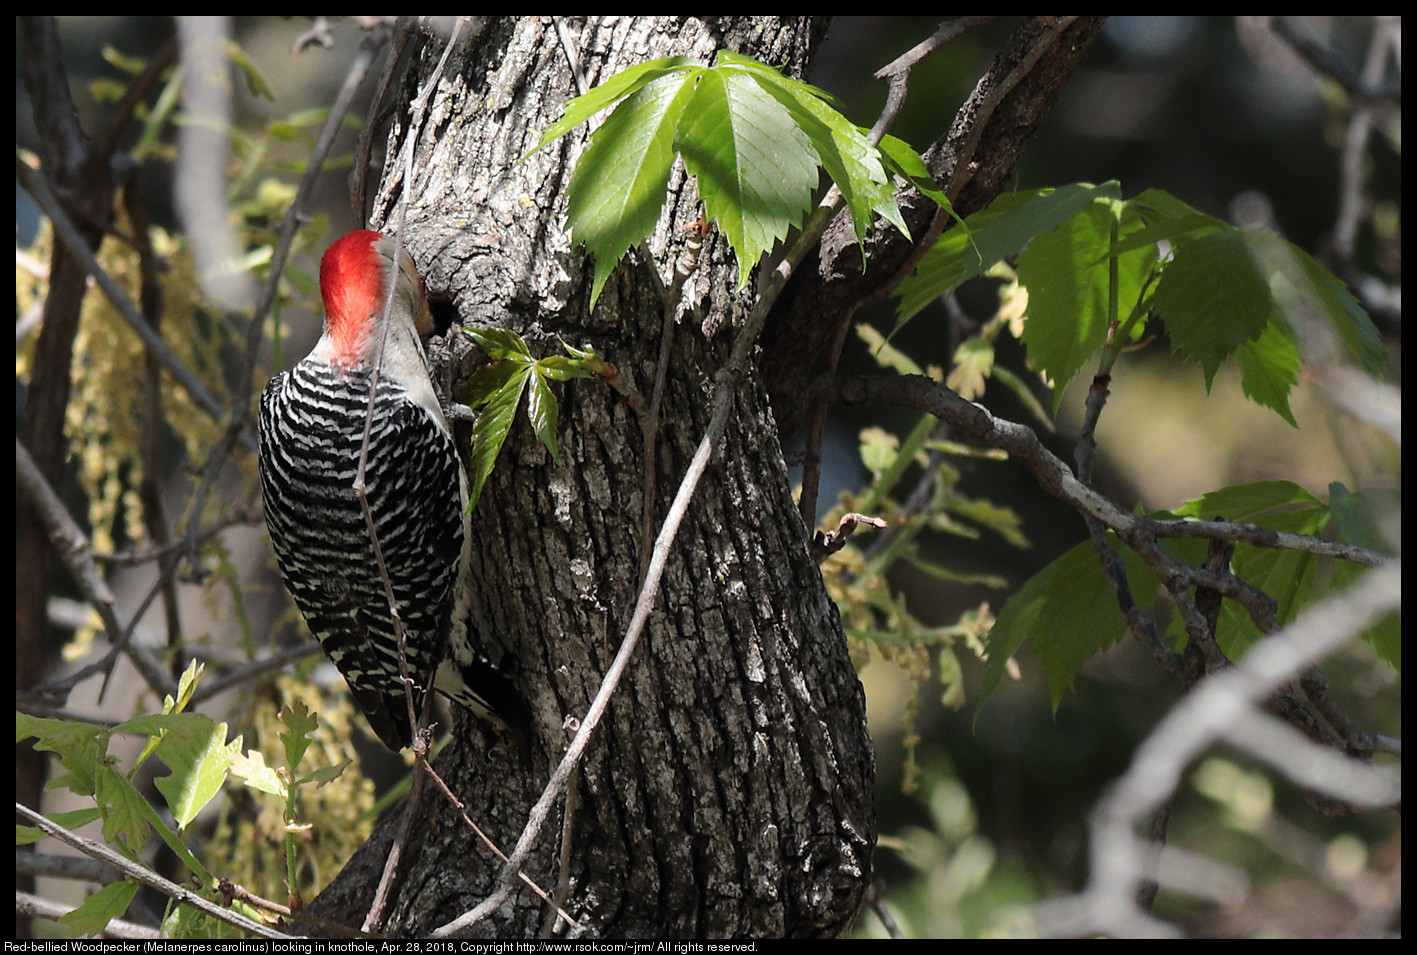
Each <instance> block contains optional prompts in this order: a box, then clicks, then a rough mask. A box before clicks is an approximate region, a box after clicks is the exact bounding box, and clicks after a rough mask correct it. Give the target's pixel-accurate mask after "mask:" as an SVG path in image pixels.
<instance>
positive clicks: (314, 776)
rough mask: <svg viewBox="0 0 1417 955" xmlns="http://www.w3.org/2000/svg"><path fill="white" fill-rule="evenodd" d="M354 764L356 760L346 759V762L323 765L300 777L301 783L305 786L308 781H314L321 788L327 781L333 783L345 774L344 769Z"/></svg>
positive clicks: (316, 786)
mask: <svg viewBox="0 0 1417 955" xmlns="http://www.w3.org/2000/svg"><path fill="white" fill-rule="evenodd" d="M353 764H354V760H352V759H346V760H345V761H344V762H341V763H336V764H335V765H333V766H322V767H321V768H319V769H317V770H315V771H313V772H311V773H309V774H308V775H305V776H302V777H300V780H299V784H300V785H302V786H304V785H306V784H307V783H314V784H315V788H316V789H319V788H320V787H321V786H324V785H325V784H326V783H331V782H333V781H335V780H336V779H338V778H339V777H340V776H342V775H343V774H344V771H345V770H346V769H348V768H349V767H350V766H352V765H353Z"/></svg>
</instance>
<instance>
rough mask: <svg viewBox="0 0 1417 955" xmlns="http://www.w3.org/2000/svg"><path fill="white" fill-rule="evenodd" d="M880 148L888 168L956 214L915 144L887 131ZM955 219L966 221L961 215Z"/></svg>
mask: <svg viewBox="0 0 1417 955" xmlns="http://www.w3.org/2000/svg"><path fill="white" fill-rule="evenodd" d="M879 148H880V151H881V158H882V159H883V160H884V161H885V164H886V168H887V169H888V170H889V171H890V172H892V173H894V174H895V175H897V176H899V177H900V178H902V179H904V180H906V181H907V182H909V183H910V184H911V185H912V186H914V187H915V188H916V189H918V190H920V193H921V194H922V195H925V196H928V197H929V198H931V199H933V200H934V201H935V203H936V204H937V205H939V206H940V207H941V208H943V209H947V210H949V212H950V214H951V215H954V205H953V204H952V203H951V202H950V200H949V197H948V196H946V195H945V193H944V190H942V189H941V188H940V187H939V185H938V184H937V183H936V182H935V178H934V177H933V176H931V175H930V170H928V169H926V168H925V163H924V162H923V161H922V160H921V158H920V154H919V153H917V152H916V151H915V148H914V147H913V146H911V145H910V144H909V143H907V142H906V141H905V140H903V139H900V138H898V137H896V136H892V135H890V134H889V133H887V134H886V135H884V136H882V137H881V143H880V147H879ZM955 221H956V222H957V223H963V222H964V220H963V219H961V218H959V216H955Z"/></svg>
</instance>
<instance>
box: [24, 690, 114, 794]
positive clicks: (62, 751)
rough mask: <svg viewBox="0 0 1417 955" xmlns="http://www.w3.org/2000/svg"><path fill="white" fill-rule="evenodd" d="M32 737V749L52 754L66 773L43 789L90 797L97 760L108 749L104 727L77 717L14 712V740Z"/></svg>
mask: <svg viewBox="0 0 1417 955" xmlns="http://www.w3.org/2000/svg"><path fill="white" fill-rule="evenodd" d="M30 737H34V739H35V744H34V748H35V749H37V750H44V751H46V752H51V753H54V754H55V755H56V756H58V757H59V765H60V766H61V767H63V768H64V769H66V770H67V771H68V772H67V773H66V774H65V775H63V776H57V777H55V778H54V779H51V780H50V781H49V782H48V783H46V784H45V787H44V788H46V789H61V788H62V789H68V790H69V791H70V792H72V793H74V794H75V795H79V796H92V795H93V794H94V790H95V786H96V784H97V783H96V777H97V773H98V767H99V763H100V762H101V761H102V760H103V759H104V758H105V757H106V755H107V752H108V737H109V732H108V730H107V729H106V728H105V727H102V726H98V725H96V724H94V723H83V722H79V721H77V720H52V719H44V718H42V717H38V716H30V715H29V714H28V713H20V712H18V711H16V713H15V742H17V743H18V742H19V741H20V740H23V739H29V738H30Z"/></svg>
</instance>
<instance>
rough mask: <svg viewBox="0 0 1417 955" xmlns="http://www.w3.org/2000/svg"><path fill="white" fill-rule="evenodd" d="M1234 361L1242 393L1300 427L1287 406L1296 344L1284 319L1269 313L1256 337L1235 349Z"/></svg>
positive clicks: (1296, 357)
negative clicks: (1261, 330)
mask: <svg viewBox="0 0 1417 955" xmlns="http://www.w3.org/2000/svg"><path fill="white" fill-rule="evenodd" d="M1235 363H1236V364H1237V365H1238V366H1239V368H1240V388H1241V390H1242V391H1244V393H1245V397H1247V398H1249V399H1250V400H1251V401H1253V402H1254V403H1255V404H1258V405H1263V406H1264V407H1266V408H1269V409H1271V410H1273V411H1274V412H1276V413H1277V414H1278V415H1279V416H1280V417H1281V418H1283V419H1284V420H1285V421H1287V422H1289V423H1290V424H1291V425H1293V426H1294V427H1296V428H1297V427H1299V422H1297V421H1295V420H1294V413H1293V412H1292V411H1290V410H1289V392H1290V391H1292V390H1293V389H1294V385H1295V383H1296V382H1297V381H1298V380H1299V364H1300V357H1299V348H1298V346H1297V345H1295V344H1294V337H1293V336H1292V335H1291V334H1290V332H1289V328H1288V327H1287V326H1286V325H1285V324H1284V322H1283V320H1281V319H1279V318H1278V317H1277V316H1273V317H1271V318H1270V320H1269V322H1268V323H1267V324H1266V325H1265V330H1264V332H1263V333H1262V334H1261V335H1260V337H1259V338H1258V339H1256V340H1255V341H1252V342H1245V343H1244V344H1243V345H1241V346H1240V347H1239V348H1238V349H1237V350H1236V352H1235Z"/></svg>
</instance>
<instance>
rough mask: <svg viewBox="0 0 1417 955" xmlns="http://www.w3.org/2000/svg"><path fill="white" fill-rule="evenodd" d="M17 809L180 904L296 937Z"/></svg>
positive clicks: (259, 932) (18, 807) (263, 932)
mask: <svg viewBox="0 0 1417 955" xmlns="http://www.w3.org/2000/svg"><path fill="white" fill-rule="evenodd" d="M15 812H16V814H18V815H20V816H22V817H23V818H24V820H25V822H26V823H28V824H29V825H32V826H37V827H38V828H40V829H42V830H44V832H45V833H46V834H48V835H50V836H53V837H54V838H56V839H58V840H59V841H60V842H63V843H64V844H66V845H70V846H73V847H74V848H75V849H78V850H79V851H80V852H82V853H83V854H84V855H86V856H88V857H90V858H92V859H98V860H99V861H101V862H105V863H107V864H108V865H111V866H113V867H114V868H116V869H118V870H119V871H120V872H122V873H123V875H124V877H125V878H128V879H131V880H133V881H134V882H137V883H138V884H139V885H145V886H147V887H148V888H151V889H156V890H157V891H158V892H161V893H162V894H163V895H165V896H167V897H168V898H170V899H172V900H173V901H174V902H177V903H179V904H181V905H189V906H191V907H192V908H195V909H198V910H200V911H201V912H202V913H204V914H206V915H209V916H211V917H212V918H214V919H218V920H220V921H222V922H225V923H227V924H228V925H232V926H235V927H236V928H239V929H241V930H242V931H243V932H250V933H251V934H252V935H256V936H258V937H260V938H272V939H289V938H294V937H295V936H292V935H287V934H286V933H284V932H279V931H277V930H275V929H273V928H271V927H270V926H268V925H262V924H261V923H260V922H256V921H253V920H251V919H249V918H247V917H246V916H244V915H241V914H239V913H237V912H233V911H231V910H230V909H227V908H223V907H222V906H220V905H217V904H216V903H215V902H209V901H207V900H206V899H204V898H202V896H200V895H198V894H197V893H195V892H193V891H191V890H190V889H187V888H185V887H183V886H180V885H178V884H177V883H176V882H172V881H169V880H168V879H165V878H163V877H162V876H160V875H158V874H157V873H156V872H154V871H152V870H151V869H149V868H148V867H147V866H145V865H142V864H140V863H137V862H134V861H133V860H131V859H129V858H128V857H127V856H125V855H123V854H122V853H121V852H119V851H118V850H116V849H112V848H109V847H108V846H106V845H104V844H103V843H101V842H95V841H94V840H92V839H88V838H85V837H84V836H81V835H78V834H77V833H74V832H70V831H69V830H68V829H65V828H64V827H63V826H61V825H59V824H58V823H56V822H51V821H50V820H49V819H47V818H46V817H44V816H43V815H41V814H40V813H37V812H35V811H34V810H33V809H31V808H29V807H28V806H25V805H22V804H21V803H15Z"/></svg>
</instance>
